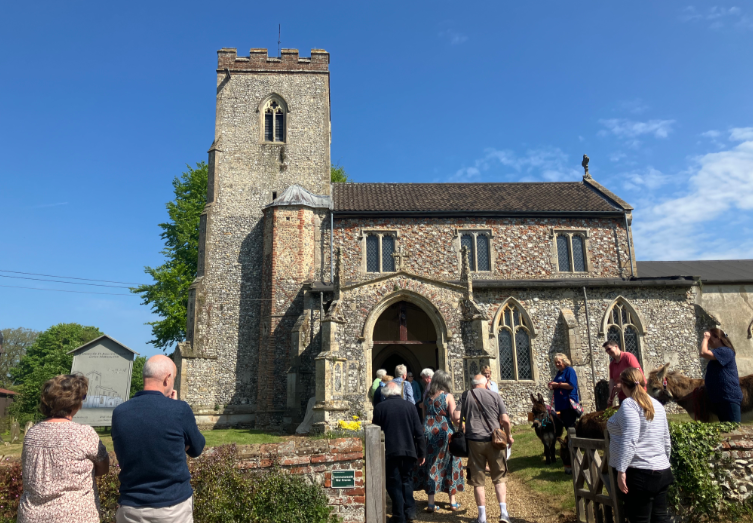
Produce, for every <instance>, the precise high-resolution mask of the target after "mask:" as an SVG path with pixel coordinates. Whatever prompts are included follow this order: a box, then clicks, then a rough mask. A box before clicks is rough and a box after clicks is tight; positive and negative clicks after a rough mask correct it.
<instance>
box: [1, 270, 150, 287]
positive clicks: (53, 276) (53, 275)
mask: <svg viewBox="0 0 753 523" xmlns="http://www.w3.org/2000/svg"><path fill="white" fill-rule="evenodd" d="M0 272H10V273H12V274H26V275H28V276H46V277H48V278H65V279H67V280H83V281H99V282H105V283H122V284H124V285H146V284H145V283H136V282H132V281H113V280H95V279H91V278H76V277H75V276H60V275H55V274H39V273H36V272H21V271H9V270H6V269H0Z"/></svg>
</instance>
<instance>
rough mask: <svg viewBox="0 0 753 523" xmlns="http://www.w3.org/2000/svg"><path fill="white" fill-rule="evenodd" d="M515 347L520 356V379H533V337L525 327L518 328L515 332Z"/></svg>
mask: <svg viewBox="0 0 753 523" xmlns="http://www.w3.org/2000/svg"><path fill="white" fill-rule="evenodd" d="M515 349H516V354H517V356H518V379H519V380H532V379H533V369H532V366H531V339H530V338H529V337H528V333H527V332H526V331H525V329H518V330H517V331H516V332H515Z"/></svg>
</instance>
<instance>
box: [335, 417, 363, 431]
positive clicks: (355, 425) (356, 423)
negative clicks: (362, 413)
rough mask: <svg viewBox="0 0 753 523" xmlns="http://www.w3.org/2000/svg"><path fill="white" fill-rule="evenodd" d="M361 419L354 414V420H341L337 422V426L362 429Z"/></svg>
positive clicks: (345, 428)
mask: <svg viewBox="0 0 753 523" xmlns="http://www.w3.org/2000/svg"><path fill="white" fill-rule="evenodd" d="M359 419H360V418H359V417H358V416H353V421H343V420H340V421H338V422H337V426H338V427H340V428H341V429H344V430H352V431H357V430H361V422H360V421H358V420H359Z"/></svg>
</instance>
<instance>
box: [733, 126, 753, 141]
mask: <svg viewBox="0 0 753 523" xmlns="http://www.w3.org/2000/svg"><path fill="white" fill-rule="evenodd" d="M729 139H730V140H732V141H733V142H742V141H747V140H753V127H735V128H734V129H730V131H729Z"/></svg>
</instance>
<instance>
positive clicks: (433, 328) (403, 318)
mask: <svg viewBox="0 0 753 523" xmlns="http://www.w3.org/2000/svg"><path fill="white" fill-rule="evenodd" d="M450 337H451V332H450V330H449V329H448V328H447V323H446V322H445V319H444V318H443V317H442V314H441V313H440V312H439V309H437V308H436V307H435V306H434V304H433V303H431V301H429V300H428V299H426V298H425V297H424V296H422V295H420V294H418V293H416V292H414V291H411V290H407V289H400V290H398V291H395V292H394V293H392V294H390V295H388V296H386V297H385V298H384V299H383V300H382V302H381V303H379V304H378V305H376V306H375V307H374V308H373V309H372V311H371V312H370V313H369V315H368V316H367V318H366V321H365V323H364V328H363V341H364V348H365V351H364V352H365V354H364V356H365V360H366V361H365V363H366V376H365V378H366V379H365V380H364V382H365V383H371V382H372V381H373V380H374V377H375V374H376V371H377V370H378V369H382V368H383V369H385V370H386V371H387V372H388V374H390V375H392V374H393V373H394V372H395V366H397V365H399V364H401V363H403V364H405V365H406V366H407V367H408V370H409V371H411V372H413V374H414V376H416V377H418V375H419V374H420V372H421V370H422V369H424V368H427V367H429V368H431V369H434V370H436V369H442V370H448V362H447V350H446V343H447V340H448V339H450ZM366 403H367V410H370V408H371V402H370V401H367V402H366Z"/></svg>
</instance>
